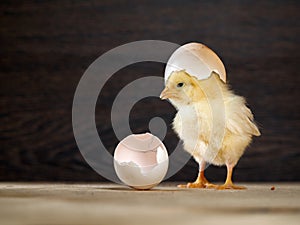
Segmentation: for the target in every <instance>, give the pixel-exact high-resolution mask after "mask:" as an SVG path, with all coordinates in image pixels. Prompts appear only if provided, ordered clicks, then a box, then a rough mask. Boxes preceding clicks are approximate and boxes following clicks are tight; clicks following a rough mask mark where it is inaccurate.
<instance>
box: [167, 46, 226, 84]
mask: <svg viewBox="0 0 300 225" xmlns="http://www.w3.org/2000/svg"><path fill="white" fill-rule="evenodd" d="M180 70H185V71H186V72H187V73H188V74H190V75H192V76H195V77H197V78H198V79H199V80H202V79H206V78H208V77H209V76H210V74H211V72H213V71H214V72H216V73H217V74H219V76H220V78H221V79H222V80H223V81H224V82H226V70H225V67H224V64H223V62H222V61H221V59H220V58H219V57H218V55H217V54H216V53H215V52H213V51H212V50H211V49H210V48H208V47H206V46H205V45H203V44H201V43H188V44H185V45H183V46H181V47H179V48H178V49H177V50H176V51H175V52H174V53H173V54H172V55H171V57H170V59H169V60H168V62H167V65H166V68H165V82H166V81H167V80H168V78H169V76H170V75H171V73H172V72H174V71H180Z"/></svg>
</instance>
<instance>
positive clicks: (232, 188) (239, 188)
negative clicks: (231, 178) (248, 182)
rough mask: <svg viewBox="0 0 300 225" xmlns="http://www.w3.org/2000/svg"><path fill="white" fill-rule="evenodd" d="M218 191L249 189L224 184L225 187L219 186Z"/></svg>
mask: <svg viewBox="0 0 300 225" xmlns="http://www.w3.org/2000/svg"><path fill="white" fill-rule="evenodd" d="M216 189H217V190H229V189H231V190H245V189H247V188H246V187H244V186H238V185H234V184H226V183H225V184H223V185H219V186H217V187H216Z"/></svg>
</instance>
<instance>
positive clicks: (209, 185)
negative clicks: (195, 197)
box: [177, 182, 218, 188]
mask: <svg viewBox="0 0 300 225" xmlns="http://www.w3.org/2000/svg"><path fill="white" fill-rule="evenodd" d="M217 186H218V185H215V184H212V183H209V182H193V183H187V184H179V185H178V186H177V187H179V188H217Z"/></svg>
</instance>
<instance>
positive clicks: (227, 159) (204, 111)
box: [160, 71, 260, 189]
mask: <svg viewBox="0 0 300 225" xmlns="http://www.w3.org/2000/svg"><path fill="white" fill-rule="evenodd" d="M160 98H161V99H169V100H170V102H171V103H172V104H173V105H174V106H175V108H176V109H177V114H176V116H175V118H174V121H173V129H174V130H175V132H176V133H177V135H178V136H179V138H180V139H182V140H183V147H184V149H185V150H186V151H187V152H189V153H190V154H191V155H192V156H193V157H194V159H195V160H196V161H197V162H198V163H199V174H198V178H197V179H196V181H195V182H193V183H188V184H187V185H179V187H187V188H217V189H244V188H245V187H242V186H237V185H234V184H233V182H232V172H233V168H234V166H235V165H236V164H237V162H238V160H239V159H240V157H241V156H242V154H243V153H244V151H245V149H246V147H247V146H248V145H249V143H250V142H251V139H252V136H253V135H255V136H260V132H259V130H258V128H257V126H256V125H255V123H254V121H253V115H252V113H251V111H250V109H249V108H248V107H247V106H246V102H245V99H244V98H243V97H241V96H237V95H235V94H234V93H233V92H232V91H231V90H230V89H229V87H228V85H227V84H225V83H224V82H223V81H222V80H221V79H220V77H219V75H218V74H217V73H215V72H212V73H211V75H210V77H209V78H207V79H205V80H198V79H197V78H196V77H193V76H191V75H189V74H188V73H186V72H185V71H175V72H173V73H172V74H171V75H170V77H169V78H168V80H167V83H166V87H165V89H164V90H163V91H162V93H161V95H160ZM206 162H208V163H210V164H213V165H217V166H222V165H226V167H227V178H226V181H225V183H224V184H223V185H214V184H211V183H209V182H208V181H207V179H206V178H205V175H204V170H205V166H206Z"/></svg>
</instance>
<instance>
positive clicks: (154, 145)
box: [114, 133, 169, 189]
mask: <svg viewBox="0 0 300 225" xmlns="http://www.w3.org/2000/svg"><path fill="white" fill-rule="evenodd" d="M168 165H169V160H168V153H167V150H166V148H165V146H164V144H163V143H162V142H161V141H160V140H159V138H157V137H156V136H154V135H152V134H150V133H145V134H132V135H129V136H128V137H126V138H124V139H123V140H122V141H121V142H120V143H119V144H118V146H117V147H116V150H115V153H114V167H115V171H116V173H117V175H118V177H119V178H120V180H121V181H122V182H123V183H125V184H126V185H128V186H130V187H133V188H136V189H149V188H152V187H154V186H155V185H157V184H159V183H160V182H161V181H162V180H163V178H164V177H165V175H166V173H167V170H168Z"/></svg>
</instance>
